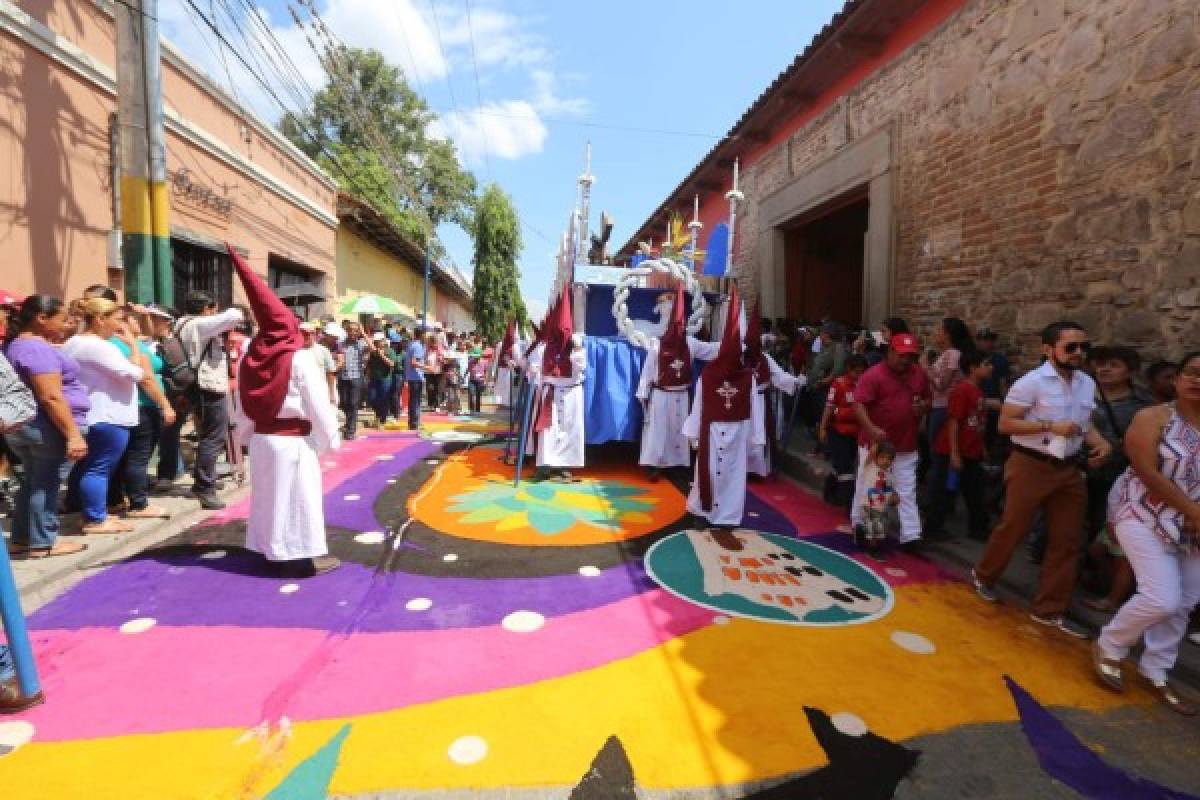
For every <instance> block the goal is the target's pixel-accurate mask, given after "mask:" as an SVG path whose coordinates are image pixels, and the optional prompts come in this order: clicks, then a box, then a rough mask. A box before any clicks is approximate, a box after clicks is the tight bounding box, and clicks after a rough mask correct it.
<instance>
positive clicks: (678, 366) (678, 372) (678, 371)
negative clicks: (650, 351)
mask: <svg viewBox="0 0 1200 800" xmlns="http://www.w3.org/2000/svg"><path fill="white" fill-rule="evenodd" d="M667 366H668V367H670V368H671V369H673V370H675V377H676V378H678V377H681V376H682V375H683V361H682V360H680V359H678V358H677V359H675V360H674V361H672V362H671V363H670V364H668V365H667Z"/></svg>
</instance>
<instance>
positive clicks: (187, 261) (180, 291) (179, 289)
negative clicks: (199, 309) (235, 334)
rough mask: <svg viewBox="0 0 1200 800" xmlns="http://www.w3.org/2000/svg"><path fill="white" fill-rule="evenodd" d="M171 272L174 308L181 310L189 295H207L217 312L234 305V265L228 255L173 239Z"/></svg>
mask: <svg viewBox="0 0 1200 800" xmlns="http://www.w3.org/2000/svg"><path fill="white" fill-rule="evenodd" d="M171 269H172V272H174V277H175V304H176V305H177V306H180V307H182V306H183V304H184V302H185V300H186V298H187V296H188V293H189V292H205V293H207V294H209V295H210V296H212V297H214V298H215V299H216V301H217V307H218V308H228V307H229V306H230V304H232V303H233V263H232V261H231V260H230V258H229V254H228V253H225V252H223V251H220V250H213V249H210V248H208V247H204V246H202V245H198V244H193V243H191V242H188V241H185V240H183V239H179V238H175V237H172V239H171Z"/></svg>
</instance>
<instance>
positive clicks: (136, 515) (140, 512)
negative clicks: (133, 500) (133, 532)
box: [125, 506, 171, 519]
mask: <svg viewBox="0 0 1200 800" xmlns="http://www.w3.org/2000/svg"><path fill="white" fill-rule="evenodd" d="M170 518H171V512H170V511H167V510H166V509H165V508H163V507H162V506H146V507H145V508H131V509H130V510H128V511H126V512H125V519H170Z"/></svg>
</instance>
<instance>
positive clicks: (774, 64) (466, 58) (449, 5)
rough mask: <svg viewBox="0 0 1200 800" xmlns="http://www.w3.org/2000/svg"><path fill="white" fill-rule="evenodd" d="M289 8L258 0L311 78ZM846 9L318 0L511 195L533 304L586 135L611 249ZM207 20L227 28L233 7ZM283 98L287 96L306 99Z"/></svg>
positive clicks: (225, 73)
mask: <svg viewBox="0 0 1200 800" xmlns="http://www.w3.org/2000/svg"><path fill="white" fill-rule="evenodd" d="M289 4H292V5H295V6H296V7H297V8H300V6H301V5H302V4H301V3H299V2H297V0H259V2H258V8H259V9H260V11H261V13H262V15H263V17H264V19H265V20H266V21H267V23H268V24H269V26H270V28H271V29H272V31H273V33H274V35H275V36H276V37H277V38H278V40H279V41H280V42H281V43H282V44H283V46H284V48H285V49H286V51H287V52H288V53H289V55H290V56H291V58H292V60H293V61H294V63H295V65H296V68H297V69H298V70H299V72H300V73H301V74H303V75H304V76H305V78H306V80H307V81H308V82H309V84H311V85H312V86H319V85H321V83H323V80H322V76H321V72H320V67H319V65H318V64H317V61H316V57H315V55H314V54H313V53H312V51H311V50H310V49H309V48H308V45H307V44H306V42H305V39H304V37H303V35H302V33H301V32H300V31H299V30H298V29H297V28H296V26H295V24H294V23H293V21H292V18H291V16H290V14H289V13H288V6H289ZM197 5H198V6H200V8H201V9H204V10H205V11H208V9H209V8H216V9H217V10H218V11H219V12H221V9H222V7H223V6H225V7H228V8H230V9H233V10H234V13H235V14H236V13H238V11H237V9H238V8H239V7H241V8H242V11H243V12H244V10H245V9H244V6H241V5H240V3H239V2H236V1H235V0H222V2H218V3H216V4H215V5H213V6H210V4H209V3H208V2H207V0H204V1H203V2H198V3H197ZM841 5H842V2H841V0H744V1H743V2H718V0H698V1H696V0H694V1H693V2H690V3H685V2H681V1H680V0H642V2H632V1H631V0H609V1H608V2H601V3H594V4H581V3H564V2H553V3H548V2H544V0H543V2H534V1H533V0H317V2H316V6H317V8H318V9H319V13H320V16H321V18H322V19H323V20H324V22H325V23H326V24H327V25H328V27H329V28H330V29H331V30H332V31H333V33H334V34H335V35H336V36H337V37H338V38H339V39H341V40H342V41H344V42H346V43H347V44H350V45H356V46H363V47H375V48H377V49H379V50H381V51H382V52H383V53H384V55H385V56H386V57H387V58H388V59H389V60H390V61H392V62H393V63H395V64H397V65H398V66H400V67H402V68H403V69H404V71H405V73H406V75H407V76H408V77H409V82H410V84H412V85H413V87H414V88H415V89H416V90H417V91H418V92H420V93H421V94H422V95H424V97H425V98H426V101H427V102H428V103H429V105H430V106H431V107H432V108H434V109H435V110H437V111H438V112H439V114H440V115H441V117H442V120H441V122H440V123H439V130H440V132H441V133H442V134H443V135H446V136H448V137H449V138H451V139H453V140H454V141H455V142H456V143H457V144H458V146H459V150H460V153H461V154H462V156H463V158H464V161H465V162H466V164H467V166H468V168H469V169H471V170H472V171H473V172H474V173H475V174H476V176H477V177H478V178H479V180H480V182H481V183H484V182H488V181H493V182H495V183H498V184H499V185H500V186H501V187H502V188H503V189H504V190H505V191H506V192H508V194H509V195H510V196H511V197H512V198H513V200H514V202H515V204H516V207H517V211H518V213H519V215H520V217H521V220H522V224H523V238H524V244H525V250H524V253H523V255H522V258H521V261H520V268H521V286H522V289H523V291H524V294H525V297H526V299H527V301H528V302H529V303H530V306H531V309H532V310H534V311H537V310H538V309H539V308H541V307H542V306H543V304H544V302H545V299H546V296H547V294H548V292H549V289H550V283H551V280H552V278H553V271H554V259H553V254H554V252H555V251H556V249H557V242H558V239H559V237H560V235H561V233H562V231H563V230H564V228H565V226H566V224H567V220H568V216H569V214H570V211H571V209H572V207H573V205H574V199H575V195H576V189H577V187H576V183H575V179H576V178H577V177H578V176H579V174H580V172H581V171H582V169H583V153H584V147H585V145H586V143H587V142H588V141H589V140H590V141H591V143H592V154H593V156H592V172H593V174H594V175H595V176H596V183H595V185H594V187H593V189H592V221H593V225H595V223H597V222H598V218H599V212H600V210H607V211H608V212H609V213H610V214H611V215H612V216H613V218H614V219H615V222H616V225H615V228H614V232H613V246H614V247H615V246H619V245H620V244H622V243H623V242H624V241H625V240H626V239H628V238H629V236H630V234H631V233H632V232H633V231H634V229H635V228H636V227H637V226H638V225H640V224H641V222H642V221H643V220H644V219H645V217H646V215H647V214H649V213H650V212H651V211H652V210H653V209H654V208H655V207H656V206H657V205H658V204H659V203H660V202H661V201H662V199H663V197H664V196H665V195H666V193H667V192H669V191H670V190H671V189H673V188H674V187H675V186H676V184H678V182H679V181H680V180H681V179H682V178H683V177H684V176H685V175H686V174H687V173H688V172H689V171H690V170H691V168H692V166H694V165H695V163H696V162H697V161H698V160H699V159H700V158H701V157H702V156H703V155H704V154H705V153H706V152H707V151H708V150H709V148H711V147H712V146H713V145H714V144H715V143H716V142H717V140H718V138H719V137H720V136H721V135H723V134H724V133H725V132H726V131H728V130H729V127H730V126H731V125H732V124H733V123H734V122H735V121H736V120H737V119H738V117H739V116H741V114H742V112H743V111H744V110H745V109H746V108H747V107H748V106H749V104H750V103H751V102H752V101H753V100H754V98H755V97H757V96H758V94H759V93H760V92H761V91H762V90H763V89H764V88H765V87H766V86H767V85H768V84H769V83H770V82H771V81H772V80H773V79H774V78H775V76H776V75H777V74H778V73H779V72H780V71H781V70H782V69H783V68H784V67H786V66H787V64H788V63H790V62H791V60H792V59H793V58H794V57H795V56H796V54H797V53H799V52H800V51H801V50H803V49H804V47H805V46H806V45H807V44H808V42H809V41H810V40H811V39H812V37H813V35H814V34H815V33H816V32H817V31H818V30H820V28H821V26H822V25H824V24H825V23H826V22H827V21H828V20H829V19H830V17H832V16H833V14H834V13H835V12H836V11H837V10H838V9H839V8H840V7H841ZM468 10H469V14H468ZM221 13H224V12H221ZM435 14H436V21H435V16H434V15H435ZM159 16H160V19H161V20H162V27H163V34H164V35H165V36H167V37H168V38H169V39H171V40H172V41H173V42H174V43H175V44H176V45H178V46H179V47H180V48H181V49H182V50H183V51H184V52H185V53H186V54H187V55H188V56H190V57H191V58H192V59H193V60H195V61H196V62H198V63H199V64H200V65H201V66H202V67H203V68H204V69H205V70H206V71H207V72H209V73H210V74H211V75H212V76H213V77H214V78H215V79H217V80H218V81H219V82H221V83H223V84H228V83H230V82H231V81H232V83H233V84H234V85H235V86H236V88H237V89H238V91H239V93H240V97H241V98H242V99H243V101H244V102H246V103H248V104H249V105H251V106H252V107H253V108H254V109H255V110H256V111H257V112H258V113H259V114H260V115H261V116H262V117H264V118H265V119H267V120H269V121H275V120H276V119H278V117H279V115H280V112H279V109H278V106H277V105H276V104H275V103H274V102H273V101H271V100H270V99H269V98H268V97H267V95H266V94H265V92H262V91H260V90H258V88H257V86H256V85H255V83H254V81H253V80H252V79H249V78H248V77H247V76H245V75H244V74H239V68H238V65H237V64H236V61H235V60H234V59H232V58H231V57H230V56H229V55H228V54H225V63H223V62H222V61H221V54H220V52H219V50H218V45H217V42H216V40H215V39H214V38H213V37H212V35H211V34H208V33H207V31H206V30H204V29H203V28H202V27H201V26H200V25H198V24H197V23H196V21H195V20H194V19H193V18H191V16H190V12H189V10H188V9H187V4H186V3H185V2H184V0H159ZM303 16H304V17H305V18H307V14H304V15H303ZM218 21H219V22H220V23H221V25H222V27H223V28H224V29H226V30H227V32H228V33H229V34H230V38H233V34H234V31H233V30H232V24H231V23H230V22H229V20H228V18H227V17H224V16H220V17H218ZM242 22H243V23H244V22H245V20H244V18H243V19H242ZM246 29H247V30H249V29H250V27H249V26H248V25H247V27H246ZM226 64H228V67H227V66H226ZM476 74H478V81H476ZM268 77H269V78H271V77H272V75H271V74H270V71H269V70H268ZM272 82H273V83H277V81H275V80H272ZM281 88H282V87H281ZM301 94H303V91H301ZM281 96H282V97H284V98H285V99H286V100H287V101H288V102H289V104H295V105H298V104H299V102H300V100H301V99H302V98H294V96H293V95H288V94H285V93H283V92H281ZM657 131H663V132H657ZM667 132H669V133H667ZM685 134H686V135H685ZM440 235H441V238H442V240H443V242H444V243H445V245H446V247H447V249H448V250H449V252H450V255H451V257H452V258H453V260H454V261H455V262H456V263H457V264H458V266H459V268H460V269H462V270H463V272H464V273H466V274H468V275H470V273H471V253H472V246H471V242H470V239H469V237H468V236H467V235H466V234H465V233H463V232H462V231H460V230H458V229H456V228H451V227H446V228H445V229H443V230H442V231H440Z"/></svg>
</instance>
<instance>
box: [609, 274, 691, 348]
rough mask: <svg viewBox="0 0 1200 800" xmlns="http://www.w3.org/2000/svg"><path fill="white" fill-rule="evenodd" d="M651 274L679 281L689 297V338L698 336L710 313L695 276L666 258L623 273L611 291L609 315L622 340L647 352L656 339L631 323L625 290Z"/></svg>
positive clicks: (627, 291) (633, 321) (626, 291)
mask: <svg viewBox="0 0 1200 800" xmlns="http://www.w3.org/2000/svg"><path fill="white" fill-rule="evenodd" d="M653 272H665V273H667V274H668V275H671V276H672V277H673V278H675V279H676V280H678V281H682V282H683V288H684V289H685V290H686V291H687V292H688V293H689V294H691V296H692V315H691V316H690V317H688V322H687V332H688V333H690V334H692V335H693V336H694V335H696V334H697V333H699V332H700V328H701V327H702V326H703V325H704V320H705V319H706V318H707V317H708V315H709V314H710V313H711V311H712V309H711V308H710V307H709V305H708V301H707V300H705V299H704V292H703V291H702V290H701V288H700V283H699V281H697V280H696V275H695V273H694V272H692V270H691V269H690V268H689V267H688V266H687V265H686V264H680V263H679V262H677V261H673V260H671V259H669V258H655V259H651V260H648V261H643V262H642V263H641V264H638V265H637V266H636V267H634V268H633V269H630V270H626V271H625V274H624V275H622V276H621V279H620V280H619V281H618V282H617V287H616V289H615V290H613V306H612V313H613V317H614V318H615V319H616V320H617V330H618V331H620V332H621V334H622V335H623V336H624V337H625V338H626V339H628V340H629V341H631V342H633V343H634V344H635V345H637V346H638V347H641V348H643V349H648V348H649V346H650V342H651V341H652V340H654V339H656V338H657V337H653V336H648V335H647V334H646V333H645V332H644V331H642V330H640V329H638V327H637V325H636V324H635V320H631V319H630V318H629V303H628V300H629V288H630V285H631V284H633V283H635V282H636V281H637V280H638V279H640V278H644V277H645V276H647V275H649V274H651V273H653Z"/></svg>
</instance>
